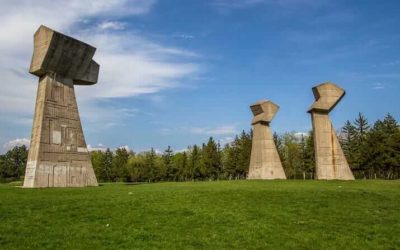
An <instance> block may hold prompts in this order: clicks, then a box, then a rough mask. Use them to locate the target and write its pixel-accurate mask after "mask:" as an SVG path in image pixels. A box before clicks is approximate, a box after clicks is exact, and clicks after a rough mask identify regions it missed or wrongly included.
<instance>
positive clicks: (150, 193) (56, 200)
mask: <svg viewBox="0 0 400 250" xmlns="http://www.w3.org/2000/svg"><path fill="white" fill-rule="evenodd" d="M0 248H1V249H105V248H107V249H121V248H123V249H133V248H135V249H138V248H140V249H154V248H168V249H195V248H196V249H198V248H199V249H243V248H246V249H267V248H268V249H278V248H279V249H293V248H296V249H400V181H354V182H340V181H221V182H196V183H159V184H141V185H126V184H105V185H104V186H100V187H97V188H58V189H57V188H53V189H22V188H18V187H15V186H10V185H0Z"/></svg>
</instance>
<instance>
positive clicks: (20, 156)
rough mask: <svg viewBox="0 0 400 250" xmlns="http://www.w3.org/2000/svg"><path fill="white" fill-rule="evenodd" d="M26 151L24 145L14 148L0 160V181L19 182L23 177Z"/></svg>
mask: <svg viewBox="0 0 400 250" xmlns="http://www.w3.org/2000/svg"><path fill="white" fill-rule="evenodd" d="M27 157H28V150H27V148H26V146H25V145H22V146H16V147H14V148H12V149H11V150H9V151H8V152H7V153H6V154H5V155H3V156H2V157H1V158H0V181H1V179H2V181H7V182H8V181H14V180H20V179H21V177H22V176H23V175H24V172H25V166H26V161H27Z"/></svg>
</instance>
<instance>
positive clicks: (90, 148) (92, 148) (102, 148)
mask: <svg viewBox="0 0 400 250" xmlns="http://www.w3.org/2000/svg"><path fill="white" fill-rule="evenodd" d="M87 149H88V151H101V152H105V151H106V150H107V147H106V146H105V145H103V144H101V143H99V144H97V145H96V146H92V145H90V144H88V145H87Z"/></svg>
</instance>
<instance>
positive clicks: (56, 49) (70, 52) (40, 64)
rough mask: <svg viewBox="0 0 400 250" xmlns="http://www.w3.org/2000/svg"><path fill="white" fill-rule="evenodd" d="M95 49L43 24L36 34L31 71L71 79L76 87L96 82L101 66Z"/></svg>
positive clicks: (35, 73) (36, 73)
mask: <svg viewBox="0 0 400 250" xmlns="http://www.w3.org/2000/svg"><path fill="white" fill-rule="evenodd" d="M95 51H96V48H94V47H92V46H90V45H88V44H86V43H84V42H81V41H79V40H76V39H75V38H72V37H69V36H66V35H63V34H61V33H59V32H57V31H54V30H52V29H50V28H48V27H46V26H43V25H41V26H40V27H39V29H38V30H37V31H36V32H35V35H34V51H33V56H32V61H31V66H30V68H29V72H30V73H31V74H34V75H36V76H39V77H41V76H43V75H45V74H47V73H54V74H56V75H59V76H62V77H65V78H69V79H72V80H73V83H74V84H78V85H91V84H95V83H96V82H97V78H98V75H99V67H100V66H99V64H98V63H96V62H95V61H93V59H92V58H93V55H94V53H95Z"/></svg>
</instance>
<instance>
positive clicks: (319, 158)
mask: <svg viewBox="0 0 400 250" xmlns="http://www.w3.org/2000/svg"><path fill="white" fill-rule="evenodd" d="M313 93H314V97H315V102H314V103H313V105H312V106H311V108H310V110H309V111H308V112H309V113H311V119H312V124H313V131H314V148H315V161H316V176H315V178H316V179H319V180H334V179H338V180H354V176H353V173H352V172H351V170H350V167H349V164H348V163H347V160H346V157H345V155H344V153H343V150H342V148H341V146H340V144H339V141H338V138H337V136H336V132H335V129H334V128H333V125H332V122H331V120H330V118H329V112H330V111H331V110H332V109H333V108H334V107H335V106H336V104H337V103H338V102H339V101H340V100H341V99H342V98H343V96H344V95H345V91H344V90H343V89H341V88H340V87H338V86H337V85H335V84H333V83H330V82H327V83H323V84H320V85H318V86H316V87H314V88H313Z"/></svg>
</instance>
